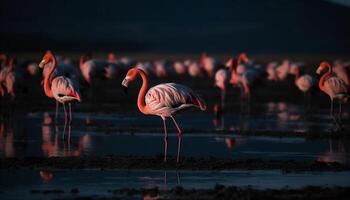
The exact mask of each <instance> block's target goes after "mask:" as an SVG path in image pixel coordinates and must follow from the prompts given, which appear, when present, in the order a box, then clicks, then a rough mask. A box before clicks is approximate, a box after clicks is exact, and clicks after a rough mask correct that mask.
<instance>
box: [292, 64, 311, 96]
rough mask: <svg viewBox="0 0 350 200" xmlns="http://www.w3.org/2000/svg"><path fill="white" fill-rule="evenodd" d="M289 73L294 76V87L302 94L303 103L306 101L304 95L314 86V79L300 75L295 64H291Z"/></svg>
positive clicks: (306, 75) (298, 68)
mask: <svg viewBox="0 0 350 200" xmlns="http://www.w3.org/2000/svg"><path fill="white" fill-rule="evenodd" d="M291 73H292V74H294V75H295V81H294V83H295V85H296V86H297V88H298V89H299V90H300V91H302V92H303V93H304V103H305V100H306V93H307V92H308V91H310V89H311V88H312V87H313V86H314V84H315V79H314V78H313V77H312V76H310V75H308V74H304V75H300V67H299V66H298V65H296V64H293V65H292V66H291Z"/></svg>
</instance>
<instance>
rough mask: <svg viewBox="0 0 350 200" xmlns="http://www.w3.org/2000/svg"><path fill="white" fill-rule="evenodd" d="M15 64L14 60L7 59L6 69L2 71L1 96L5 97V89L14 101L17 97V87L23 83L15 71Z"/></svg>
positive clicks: (0, 76)
mask: <svg viewBox="0 0 350 200" xmlns="http://www.w3.org/2000/svg"><path fill="white" fill-rule="evenodd" d="M14 62H15V59H14V58H10V59H9V58H7V61H6V64H5V66H4V68H3V69H2V70H1V71H0V95H1V96H4V95H5V90H4V87H5V88H6V91H7V93H8V94H9V95H10V96H11V98H12V99H13V98H15V97H16V92H15V86H16V85H17V86H18V84H19V82H21V81H20V78H21V77H20V74H19V73H18V72H16V71H15V70H14ZM3 86H4V87H3ZM17 88H18V87H17Z"/></svg>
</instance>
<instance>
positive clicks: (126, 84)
mask: <svg viewBox="0 0 350 200" xmlns="http://www.w3.org/2000/svg"><path fill="white" fill-rule="evenodd" d="M140 71H142V72H143V73H145V72H144V71H143V70H142V69H141V68H140V65H137V66H135V67H134V68H131V69H129V71H128V73H127V74H126V76H125V78H124V80H123V82H122V86H123V88H124V92H125V93H128V87H129V83H131V82H133V81H134V80H135V79H136V76H137V74H138V73H140Z"/></svg>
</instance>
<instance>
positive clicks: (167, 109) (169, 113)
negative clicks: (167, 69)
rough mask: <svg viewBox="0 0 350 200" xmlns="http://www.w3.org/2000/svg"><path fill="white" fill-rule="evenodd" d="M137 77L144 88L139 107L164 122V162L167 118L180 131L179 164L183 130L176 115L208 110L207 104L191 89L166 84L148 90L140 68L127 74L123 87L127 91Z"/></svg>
mask: <svg viewBox="0 0 350 200" xmlns="http://www.w3.org/2000/svg"><path fill="white" fill-rule="evenodd" d="M137 75H140V76H141V78H142V86H141V89H140V92H139V95H138V98H137V106H138V108H139V110H140V111H141V112H142V113H143V114H145V115H158V116H160V117H161V118H162V120H163V125H164V161H166V159H167V149H168V135H167V128H166V123H165V120H166V117H170V118H171V119H172V120H173V122H174V124H175V126H176V128H177V130H178V146H177V159H176V160H177V162H179V155H180V147H181V132H182V131H181V129H180V127H179V125H178V124H177V123H176V120H175V118H174V116H173V115H174V114H175V113H176V112H178V111H180V110H184V109H185V108H188V107H198V108H200V109H201V110H202V111H204V110H206V104H205V102H204V101H203V100H202V99H201V98H200V97H199V96H198V95H197V94H196V93H194V92H193V91H192V90H191V89H190V88H188V87H186V86H184V85H180V84H176V83H165V84H159V85H156V86H154V87H152V88H150V89H149V90H148V77H147V74H146V73H145V72H144V71H143V70H142V69H141V68H139V67H137V66H136V67H134V68H132V69H130V70H129V71H128V73H127V74H126V76H125V78H124V80H123V82H122V85H123V86H124V89H125V90H127V88H128V86H129V83H130V82H133V81H134V80H135V79H136V77H137Z"/></svg>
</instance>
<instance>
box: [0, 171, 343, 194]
mask: <svg viewBox="0 0 350 200" xmlns="http://www.w3.org/2000/svg"><path fill="white" fill-rule="evenodd" d="M0 175H1V177H2V178H1V182H0V186H1V189H0V198H1V199H51V198H52V197H56V198H57V197H65V196H69V195H70V191H71V189H73V188H77V189H79V195H102V196H111V195H112V194H111V193H110V192H108V190H113V189H121V188H126V187H128V188H152V187H159V188H160V189H166V188H172V187H174V186H176V185H181V186H183V187H184V188H212V187H213V186H214V185H215V184H216V183H220V184H224V185H235V186H248V185H251V186H253V187H254V188H259V189H264V188H276V189H277V188H283V187H285V186H287V185H288V187H290V188H299V187H303V186H307V185H315V186H335V185H337V186H350V181H349V180H348V177H349V175H350V172H316V173H288V174H284V173H282V172H280V171H259V170H257V171H220V172H219V171H214V172H212V171H195V172H194V171H178V172H176V171H95V170H80V171H52V172H48V171H26V170H24V171H11V170H9V171H6V170H5V171H0ZM55 189H56V190H62V191H64V192H65V193H63V194H48V195H43V194H32V193H31V190H55ZM18 194H21V195H18Z"/></svg>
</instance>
